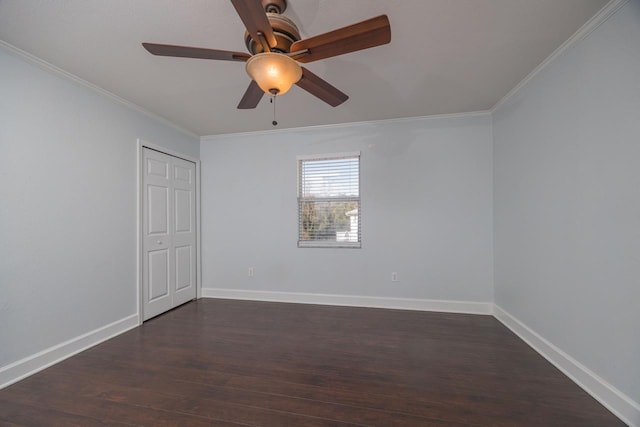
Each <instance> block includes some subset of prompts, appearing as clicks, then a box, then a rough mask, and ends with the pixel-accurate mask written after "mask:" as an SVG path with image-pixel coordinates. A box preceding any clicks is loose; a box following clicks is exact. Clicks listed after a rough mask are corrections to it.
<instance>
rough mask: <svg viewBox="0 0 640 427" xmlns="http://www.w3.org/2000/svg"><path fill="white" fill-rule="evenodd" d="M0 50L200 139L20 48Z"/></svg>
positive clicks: (1, 44) (6, 46)
mask: <svg viewBox="0 0 640 427" xmlns="http://www.w3.org/2000/svg"><path fill="white" fill-rule="evenodd" d="M0 48H4V49H5V50H6V51H7V52H8V53H11V54H13V55H15V56H18V57H20V58H22V59H24V60H25V61H27V62H29V63H31V64H33V65H35V66H37V67H38V68H41V69H43V70H45V71H49V72H51V73H53V74H57V75H58V76H60V77H63V78H65V79H67V80H70V81H72V82H74V83H76V84H79V85H80V86H84V87H86V88H88V89H90V90H92V91H94V92H96V93H98V94H100V95H102V96H104V97H106V98H109V99H111V100H112V101H115V102H117V103H118V104H121V105H124V106H125V107H127V108H130V109H131V110H134V111H137V112H139V113H142V114H144V115H145V116H147V117H149V118H151V119H153V120H156V121H158V122H161V123H163V124H165V125H167V126H169V127H171V128H173V129H175V130H177V131H178V132H180V133H183V134H185V135H188V136H190V137H192V138H199V137H200V136H199V135H196V134H195V133H193V132H191V131H188V130H187V129H185V128H182V127H180V126H178V125H176V124H175V123H173V122H171V121H169V120H167V119H165V118H164V117H162V116H159V115H157V114H155V113H152V112H151V111H149V110H146V109H144V108H142V107H141V106H139V105H137V104H134V103H133V102H131V101H127V100H126V99H124V98H121V97H119V96H118V95H116V94H115V93H112V92H109V91H108V90H106V89H103V88H101V87H100V86H96V85H94V84H93V83H90V82H88V81H86V80H84V79H82V78H80V77H78V76H76V75H75V74H71V73H70V72H68V71H65V70H63V69H62V68H59V67H56V66H55V65H53V64H50V63H48V62H47V61H45V60H43V59H40V58H38V57H37V56H34V55H32V54H30V53H29V52H25V51H24V50H22V49H20V48H17V47H15V46H13V45H12V44H10V43H7V42H5V41H4V40H0Z"/></svg>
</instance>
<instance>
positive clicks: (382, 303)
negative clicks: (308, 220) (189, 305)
mask: <svg viewBox="0 0 640 427" xmlns="http://www.w3.org/2000/svg"><path fill="white" fill-rule="evenodd" d="M202 297H203V298H225V299H239V300H254V301H272V302H292V303H300V304H319V305H342V306H350V307H369V308H392V309H399V310H417V311H440V312H446V313H466V314H492V313H493V311H492V310H493V303H490V302H470V301H446V300H429V299H413V298H382V297H363V296H355V295H328V294H308V293H300V292H273V291H251V290H237V289H221V288H202Z"/></svg>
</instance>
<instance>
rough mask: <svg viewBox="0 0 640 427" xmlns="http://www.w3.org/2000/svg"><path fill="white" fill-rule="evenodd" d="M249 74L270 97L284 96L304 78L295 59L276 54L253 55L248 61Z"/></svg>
mask: <svg viewBox="0 0 640 427" xmlns="http://www.w3.org/2000/svg"><path fill="white" fill-rule="evenodd" d="M246 68H247V74H249V77H251V78H252V79H253V80H255V82H256V83H258V86H260V89H262V90H263V91H264V92H265V93H267V94H270V95H283V94H285V93H286V92H287V91H288V90H289V89H291V86H293V85H294V84H295V83H297V82H298V81H299V80H300V79H301V78H302V67H300V64H298V62H297V61H296V60H294V59H291V58H289V57H288V56H287V55H284V54H281V53H276V52H265V53H258V54H257V55H253V56H252V57H251V58H249V59H248V60H247V66H246Z"/></svg>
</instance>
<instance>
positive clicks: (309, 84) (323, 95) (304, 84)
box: [296, 67, 349, 107]
mask: <svg viewBox="0 0 640 427" xmlns="http://www.w3.org/2000/svg"><path fill="white" fill-rule="evenodd" d="M296 84H297V85H298V86H299V87H301V88H302V89H304V90H306V91H307V92H309V93H310V94H311V95H313V96H315V97H317V98H320V99H321V100H323V101H324V102H326V103H327V104H329V105H331V106H332V107H337V106H338V105H340V104H342V103H343V102H344V101H346V100H347V99H349V96H348V95H347V94H345V93H342V92H340V91H339V90H338V89H336V88H335V87H333V86H331V85H330V84H329V83H327V82H326V81H325V80H323V79H322V78H320V77H318V76H317V75H315V74H313V73H312V72H311V71H309V70H307V69H306V68H304V67H302V78H301V79H300V81H298V83H296Z"/></svg>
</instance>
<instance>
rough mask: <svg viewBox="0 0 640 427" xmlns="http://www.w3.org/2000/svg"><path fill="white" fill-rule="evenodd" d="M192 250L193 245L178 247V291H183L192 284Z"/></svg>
mask: <svg viewBox="0 0 640 427" xmlns="http://www.w3.org/2000/svg"><path fill="white" fill-rule="evenodd" d="M191 250H192V248H191V246H182V247H179V248H176V291H181V290H183V289H185V288H188V287H189V286H191V285H192V282H193V280H192V279H193V278H192V277H191V258H192V256H191Z"/></svg>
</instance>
